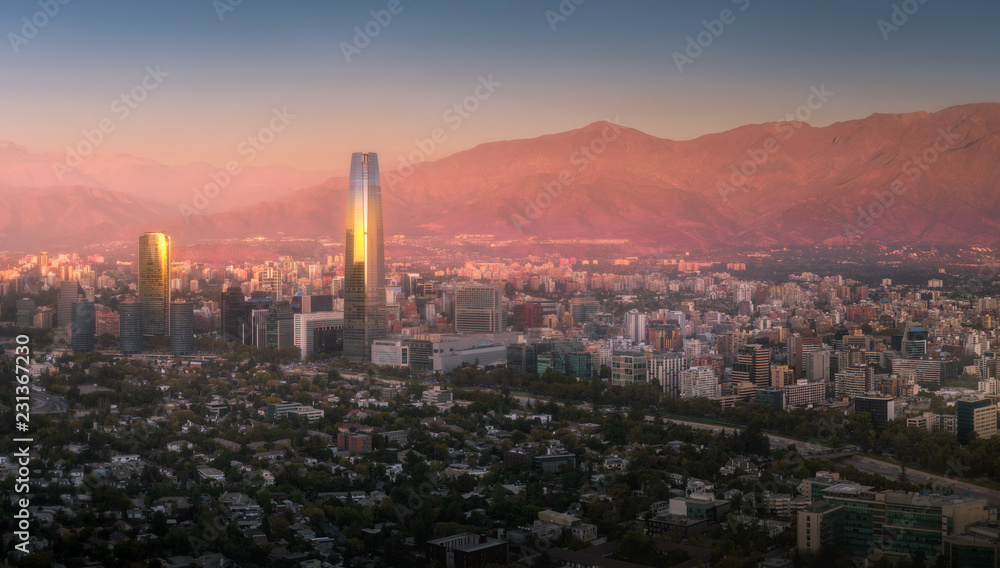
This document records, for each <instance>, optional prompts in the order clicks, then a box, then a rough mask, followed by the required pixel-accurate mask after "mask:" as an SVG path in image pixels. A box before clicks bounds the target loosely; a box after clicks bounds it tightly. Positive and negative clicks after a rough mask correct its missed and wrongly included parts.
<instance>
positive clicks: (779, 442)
mask: <svg viewBox="0 0 1000 568" xmlns="http://www.w3.org/2000/svg"><path fill="white" fill-rule="evenodd" d="M668 420H670V421H671V422H673V423H675V424H684V425H685V426H690V427H692V428H697V429H699V430H712V431H715V432H719V431H721V430H725V431H726V432H727V433H729V434H732V433H733V432H735V431H736V430H739V428H736V427H723V426H715V425H712V424H701V423H699V422H688V421H686V420H675V419H668ZM768 439H769V440H770V441H771V447H772V448H785V447H787V446H789V445H790V444H795V447H796V448H797V449H798V450H799V451H800V452H804V451H808V452H817V451H826V450H831V449H833V448H829V447H827V446H823V445H821V444H812V443H807V442H802V441H799V440H792V439H791V438H784V437H782V436H775V435H774V434H769V435H768ZM803 456H804V457H809V454H805V453H803ZM816 457H820V458H821V457H822V456H816ZM839 463H842V464H846V465H853V466H854V467H856V468H858V469H860V470H861V471H866V472H868V473H875V474H878V475H881V476H882V477H885V478H887V479H892V480H896V479H899V466H896V465H891V464H888V463H885V462H882V461H878V460H873V459H871V458H865V457H861V456H850V457H847V458H843V459H840V460H839ZM906 476H907V478H908V479H909V480H910V481H911V482H913V483H918V484H925V483H928V484H931V486H932V487H935V488H939V489H940V490H942V491H946V492H947V491H952V492H954V493H957V494H959V495H965V493H966V492H970V493H971V494H970V497H975V498H978V499H986V502H987V503H989V504H990V505H993V506H1000V491H994V490H991V489H985V488H983V487H980V486H978V485H974V484H971V483H966V482H964V481H958V480H956V479H949V478H947V477H944V476H942V475H934V474H928V473H924V472H921V471H916V470H912V469H908V470H906Z"/></svg>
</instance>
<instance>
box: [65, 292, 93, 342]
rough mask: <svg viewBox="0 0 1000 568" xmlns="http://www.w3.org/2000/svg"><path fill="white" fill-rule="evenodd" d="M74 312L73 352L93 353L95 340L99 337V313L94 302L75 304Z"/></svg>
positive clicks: (71, 340) (73, 306)
mask: <svg viewBox="0 0 1000 568" xmlns="http://www.w3.org/2000/svg"><path fill="white" fill-rule="evenodd" d="M72 311H73V316H72V330H73V331H72V332H71V336H70V342H71V345H72V346H73V351H76V352H84V351H93V350H94V338H95V337H96V335H97V312H96V310H95V308H94V302H73V305H72Z"/></svg>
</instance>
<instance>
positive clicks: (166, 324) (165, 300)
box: [139, 232, 170, 337]
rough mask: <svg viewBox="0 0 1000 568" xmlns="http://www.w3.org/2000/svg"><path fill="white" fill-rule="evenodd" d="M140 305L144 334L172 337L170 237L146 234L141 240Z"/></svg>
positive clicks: (159, 234)
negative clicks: (170, 335)
mask: <svg viewBox="0 0 1000 568" xmlns="http://www.w3.org/2000/svg"><path fill="white" fill-rule="evenodd" d="M139 303H140V304H142V332H143V334H145V335H155V336H158V337H166V336H167V335H169V334H170V237H168V236H166V235H164V234H163V233H153V232H151V233H146V234H144V235H143V236H141V237H139Z"/></svg>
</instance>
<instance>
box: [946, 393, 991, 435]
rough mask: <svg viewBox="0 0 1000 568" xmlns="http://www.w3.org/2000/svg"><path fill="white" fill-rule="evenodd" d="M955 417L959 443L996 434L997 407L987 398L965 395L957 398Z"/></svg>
mask: <svg viewBox="0 0 1000 568" xmlns="http://www.w3.org/2000/svg"><path fill="white" fill-rule="evenodd" d="M955 418H956V422H957V423H958V428H957V430H958V431H957V432H956V436H958V441H959V443H962V444H968V443H969V442H971V441H972V439H973V438H992V437H993V436H996V435H997V407H996V405H994V404H993V401H992V400H990V399H989V398H986V397H983V396H978V397H977V396H967V397H964V398H960V399H958V400H957V401H956V402H955Z"/></svg>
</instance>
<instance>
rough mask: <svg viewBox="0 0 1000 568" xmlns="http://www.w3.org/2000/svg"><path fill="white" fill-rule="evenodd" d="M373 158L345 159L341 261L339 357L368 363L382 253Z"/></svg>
mask: <svg viewBox="0 0 1000 568" xmlns="http://www.w3.org/2000/svg"><path fill="white" fill-rule="evenodd" d="M383 241H384V239H383V234H382V184H381V183H380V181H379V174H378V155H377V154H375V153H373V152H370V153H360V152H357V153H355V154H354V155H352V156H351V178H350V182H349V184H348V187H347V241H346V248H347V250H346V252H345V256H344V357H346V358H347V359H348V360H350V361H355V362H365V361H371V345H372V341H374V340H376V339H381V338H383V337H385V328H386V321H385V250H384V242H383Z"/></svg>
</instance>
